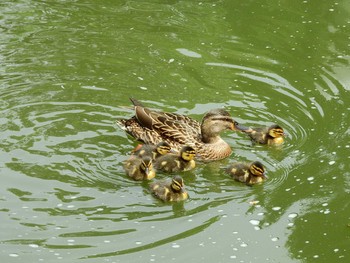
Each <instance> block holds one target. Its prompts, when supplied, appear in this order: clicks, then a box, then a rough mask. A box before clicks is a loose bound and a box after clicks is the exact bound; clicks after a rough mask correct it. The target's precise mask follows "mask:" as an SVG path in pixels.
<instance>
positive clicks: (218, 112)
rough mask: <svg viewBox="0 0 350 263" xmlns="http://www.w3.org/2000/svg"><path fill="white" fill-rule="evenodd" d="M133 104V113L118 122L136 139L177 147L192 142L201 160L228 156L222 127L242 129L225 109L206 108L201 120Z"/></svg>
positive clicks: (135, 102)
mask: <svg viewBox="0 0 350 263" xmlns="http://www.w3.org/2000/svg"><path fill="white" fill-rule="evenodd" d="M130 100H131V101H132V103H133V104H134V109H135V116H133V117H132V118H130V119H121V120H118V121H117V124H118V125H119V126H120V127H121V128H122V129H124V130H125V131H126V132H127V133H128V134H130V135H131V136H133V137H134V138H136V139H137V140H139V141H142V142H145V143H149V144H157V143H159V142H161V141H165V142H167V143H168V144H169V145H170V146H171V148H172V149H175V150H177V151H179V150H180V149H181V147H182V146H183V145H190V146H192V147H193V148H194V149H195V150H196V152H197V154H198V155H199V156H200V159H202V160H207V161H209V160H220V159H223V158H226V157H227V156H229V155H230V154H231V152H232V150H231V147H230V146H229V145H228V144H227V143H226V142H225V141H224V140H223V139H222V138H221V137H220V133H221V132H222V131H224V130H244V129H246V128H245V127H242V126H240V125H239V124H238V123H237V122H236V121H234V120H233V119H232V117H231V116H230V114H229V113H228V112H227V111H226V110H224V109H212V110H210V111H208V112H207V113H206V114H205V115H204V117H203V119H202V122H201V123H199V122H198V121H196V120H194V119H191V118H190V117H187V116H184V115H179V114H176V113H167V112H159V111H153V110H150V109H148V108H146V107H144V106H143V105H142V104H141V103H140V102H139V101H137V100H135V99H130Z"/></svg>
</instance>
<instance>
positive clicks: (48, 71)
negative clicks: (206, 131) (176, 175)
mask: <svg viewBox="0 0 350 263" xmlns="http://www.w3.org/2000/svg"><path fill="white" fill-rule="evenodd" d="M0 8H1V10H2V12H1V15H0V39H1V45H0V58H1V61H2V63H1V65H0V78H1V82H0V111H1V114H0V127H1V133H0V171H1V178H2V183H1V191H0V192H1V197H0V200H1V204H2V205H1V210H0V212H1V213H0V215H1V222H2V224H1V233H2V234H1V239H0V251H1V254H0V255H1V256H0V258H1V260H2V261H4V262H23V260H25V261H28V262H40V261H45V262H53V261H55V262H56V261H58V260H59V261H60V262H75V261H84V262H96V261H101V260H102V261H103V262H154V261H158V262H172V261H175V260H176V261H180V260H188V259H189V258H191V261H193V262H213V261H215V262H230V261H233V262H236V261H237V262H265V261H269V262H314V261H316V260H318V261H320V262H347V261H348V260H349V257H350V254H349V239H350V232H349V231H350V228H349V224H350V213H349V211H350V210H349V206H350V201H349V200H350V199H349V188H350V180H349V178H350V172H349V164H348V163H349V156H350V155H349V151H350V143H349V142H350V140H349V137H350V129H349V117H348V115H349V109H350V108H349V103H350V99H349V98H350V97H349V90H350V79H349V74H348V68H349V52H348V50H349V45H350V35H349V30H348V27H349V23H350V19H349V17H350V5H349V3H348V2H347V1H317V2H316V1H294V2H291V1H281V0H280V1H277V0H274V1H259V3H257V2H256V1H244V2H242V1H230V0H227V1H202V2H189V1H103V2H94V1H48V0H43V1H30V0H28V1H25V0H18V1H5V2H2V3H1V4H0ZM130 96H133V97H135V98H138V99H140V100H142V101H143V103H144V104H145V105H147V106H149V107H150V108H153V109H159V110H163V111H171V112H176V113H180V114H186V115H189V116H191V117H193V118H195V119H197V120H200V119H201V118H202V116H203V114H204V113H205V112H206V111H207V110H209V109H212V108H217V107H225V108H226V109H227V110H229V111H230V113H231V114H232V116H233V117H234V118H235V120H237V121H238V122H240V123H242V124H244V125H247V126H260V125H262V126H263V125H270V124H272V123H279V124H280V125H281V126H283V127H284V128H285V130H286V132H287V133H288V137H287V139H286V142H285V144H284V145H283V147H282V148H269V147H265V146H258V145H255V146H252V144H251V142H250V141H249V139H248V138H247V137H246V136H244V134H239V133H229V132H227V133H224V134H223V138H224V139H225V140H226V141H227V142H228V143H230V145H232V147H233V149H234V153H233V154H232V156H230V157H229V158H227V159H225V160H222V161H218V162H212V163H208V164H198V167H197V169H196V170H195V171H193V172H188V173H184V174H183V176H184V178H185V183H186V186H187V190H188V192H189V194H190V197H191V198H190V200H188V201H186V202H183V203H177V204H166V203H162V202H161V201H158V200H156V199H154V198H153V197H152V196H151V195H150V193H149V191H148V183H147V182H143V183H140V182H134V181H132V180H129V179H128V178H127V177H126V175H125V174H124V171H123V168H122V161H123V160H125V159H126V158H128V155H129V154H130V151H131V150H132V149H133V147H134V146H135V145H136V144H137V143H136V142H135V141H134V140H133V139H132V138H130V137H128V136H127V135H126V134H125V133H124V132H123V131H121V130H120V129H118V127H116V125H115V120H116V119H118V118H128V117H131V116H132V114H133V112H132V109H130V108H129V107H130V105H131V103H130V101H129V100H128V98H129V97H130ZM234 160H239V161H252V160H260V161H261V162H263V163H264V164H265V166H266V168H267V170H268V175H269V180H268V181H266V183H264V184H262V185H256V186H254V187H247V186H245V185H242V184H239V183H237V182H235V181H233V180H232V179H231V178H229V176H227V175H226V174H225V173H224V170H223V168H224V167H226V166H227V165H228V164H229V163H230V162H232V161H234ZM159 177H164V175H161V174H160V175H159Z"/></svg>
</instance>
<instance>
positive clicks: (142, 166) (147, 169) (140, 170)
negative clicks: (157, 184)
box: [124, 156, 156, 181]
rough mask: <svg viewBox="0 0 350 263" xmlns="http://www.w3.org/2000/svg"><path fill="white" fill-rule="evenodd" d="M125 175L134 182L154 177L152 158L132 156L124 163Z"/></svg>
mask: <svg viewBox="0 0 350 263" xmlns="http://www.w3.org/2000/svg"><path fill="white" fill-rule="evenodd" d="M124 170H125V172H126V174H127V175H128V176H129V177H131V178H132V179H134V180H136V181H141V180H150V179H152V178H154V177H155V175H156V173H155V171H154V169H153V164H152V158H151V157H150V156H144V157H142V158H141V157H136V156H132V157H131V158H129V159H128V160H126V161H125V162H124Z"/></svg>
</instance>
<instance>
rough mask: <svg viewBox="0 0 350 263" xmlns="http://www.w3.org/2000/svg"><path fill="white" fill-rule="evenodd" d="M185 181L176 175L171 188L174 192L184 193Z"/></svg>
mask: <svg viewBox="0 0 350 263" xmlns="http://www.w3.org/2000/svg"><path fill="white" fill-rule="evenodd" d="M184 187H185V185H184V180H183V179H182V177H181V176H180V175H176V176H174V177H173V179H172V182H171V188H172V189H173V190H174V192H178V193H179V192H183V191H184Z"/></svg>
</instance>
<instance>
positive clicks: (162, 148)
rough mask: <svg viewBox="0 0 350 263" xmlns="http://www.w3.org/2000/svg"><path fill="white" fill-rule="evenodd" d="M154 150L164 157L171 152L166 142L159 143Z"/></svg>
mask: <svg viewBox="0 0 350 263" xmlns="http://www.w3.org/2000/svg"><path fill="white" fill-rule="evenodd" d="M156 150H157V152H158V153H159V154H161V155H164V154H167V153H169V152H170V151H171V147H170V145H169V144H168V143H166V142H160V143H158V144H157V145H156Z"/></svg>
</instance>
